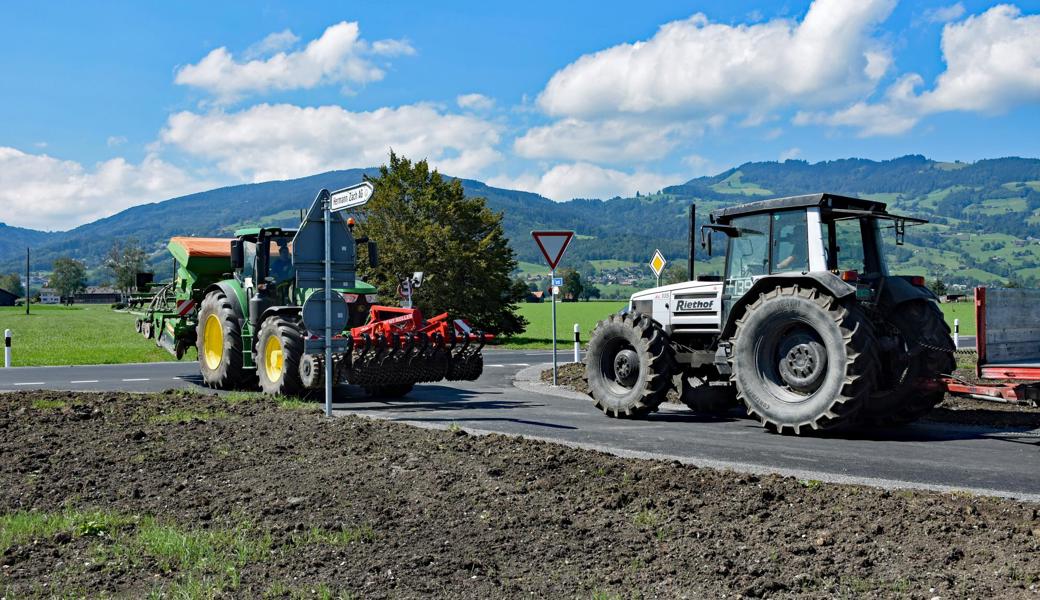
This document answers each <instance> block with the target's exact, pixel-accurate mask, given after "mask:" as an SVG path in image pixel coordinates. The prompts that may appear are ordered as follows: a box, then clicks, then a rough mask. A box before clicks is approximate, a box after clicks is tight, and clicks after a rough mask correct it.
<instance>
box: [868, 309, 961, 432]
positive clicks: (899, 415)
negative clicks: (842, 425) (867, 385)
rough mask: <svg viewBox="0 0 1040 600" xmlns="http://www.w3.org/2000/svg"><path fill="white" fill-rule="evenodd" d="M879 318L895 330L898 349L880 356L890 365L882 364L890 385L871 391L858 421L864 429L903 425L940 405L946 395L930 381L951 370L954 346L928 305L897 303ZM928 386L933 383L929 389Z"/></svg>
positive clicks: (937, 311) (946, 327)
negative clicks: (883, 356)
mask: <svg viewBox="0 0 1040 600" xmlns="http://www.w3.org/2000/svg"><path fill="white" fill-rule="evenodd" d="M884 318H885V320H886V321H887V322H888V324H889V325H891V327H892V328H894V329H895V330H896V331H898V332H899V337H900V338H901V339H902V347H901V348H899V349H897V350H895V351H893V352H888V353H886V354H887V355H888V359H889V360H893V361H896V364H894V365H892V364H889V365H886V366H887V367H888V368H890V369H891V372H890V379H892V381H890V383H891V384H892V387H889V388H888V389H883V390H878V391H876V392H874V394H872V395H871V397H870V401H869V402H868V403H867V405H866V406H865V407H864V410H863V413H862V414H861V418H862V419H863V420H864V422H866V423H867V424H870V425H877V426H888V425H905V424H907V423H910V422H912V421H916V420H917V419H920V418H921V417H923V416H924V415H925V414H927V413H928V412H929V411H930V410H932V409H933V408H935V406H936V405H938V404H939V403H940V402H942V401H943V398H944V397H945V395H946V393H945V391H943V390H942V389H940V388H937V386H935V385H934V382H935V380H936V379H937V378H938V376H940V375H949V374H950V373H952V372H953V371H954V369H956V368H957V360H956V358H955V357H954V355H953V352H954V350H955V348H954V346H953V339H952V338H951V337H950V326H949V325H947V324H946V319H945V318H943V314H942V310H940V309H939V307H938V306H937V305H936V304H935V303H934V302H927V301H921V300H919V301H913V302H907V303H905V304H900V305H899V306H896V307H895V308H894V309H893V310H892V311H889V312H888V313H887V314H885V315H884ZM882 362H883V361H882ZM928 382H931V383H932V384H933V385H932V386H931V387H930V388H929V386H928V385H927V383H928ZM922 384H924V385H922Z"/></svg>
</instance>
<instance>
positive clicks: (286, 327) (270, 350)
mask: <svg viewBox="0 0 1040 600" xmlns="http://www.w3.org/2000/svg"><path fill="white" fill-rule="evenodd" d="M302 357H303V331H302V330H301V328H300V326H299V324H297V323H296V322H294V321H289V320H286V319H285V318H284V317H281V316H279V315H275V316H273V317H268V318H267V319H265V320H264V322H263V324H262V325H260V334H259V335H258V336H257V342H256V373H257V376H258V377H259V379H260V389H262V390H263V391H264V393H265V394H270V395H272V396H299V395H301V394H303V390H304V387H303V381H302V380H301V379H300V359H301V358H302Z"/></svg>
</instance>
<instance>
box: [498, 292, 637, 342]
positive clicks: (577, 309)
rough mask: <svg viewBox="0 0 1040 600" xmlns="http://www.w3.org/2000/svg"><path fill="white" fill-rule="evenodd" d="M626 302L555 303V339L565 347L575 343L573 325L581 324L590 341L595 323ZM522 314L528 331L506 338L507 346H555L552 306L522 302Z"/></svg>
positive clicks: (583, 333) (585, 338) (584, 334)
mask: <svg viewBox="0 0 1040 600" xmlns="http://www.w3.org/2000/svg"><path fill="white" fill-rule="evenodd" d="M626 304H627V303H626V302H561V303H558V304H557V305H556V340H557V343H558V344H560V345H562V346H563V347H564V348H569V347H571V346H572V345H573V343H574V324H575V323H577V324H578V325H579V326H580V327H581V339H582V340H583V341H587V340H588V339H589V334H590V333H592V329H593V328H594V327H596V323H597V322H598V321H599V320H601V319H605V318H606V317H607V315H609V314H610V313H613V312H617V311H618V310H619V309H620V308H621V307H623V306H625V305H626ZM520 314H521V315H523V317H524V318H525V319H527V322H528V325H527V331H525V332H524V333H523V334H521V335H518V336H516V337H512V338H507V339H506V340H504V343H503V346H505V347H506V348H548V347H551V346H552V305H551V304H550V303H548V302H544V303H541V304H521V305H520Z"/></svg>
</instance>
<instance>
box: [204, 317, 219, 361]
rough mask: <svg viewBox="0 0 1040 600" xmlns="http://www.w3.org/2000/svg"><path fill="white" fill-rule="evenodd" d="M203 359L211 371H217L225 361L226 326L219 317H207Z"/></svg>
mask: <svg viewBox="0 0 1040 600" xmlns="http://www.w3.org/2000/svg"><path fill="white" fill-rule="evenodd" d="M202 358H203V360H205V361H206V366H207V367H209V369H210V370H211V371H216V370H217V368H218V367H220V361H221V360H223V359H224V326H223V325H221V324H220V317H218V316H217V315H210V316H208V317H206V327H205V329H203V331H202Z"/></svg>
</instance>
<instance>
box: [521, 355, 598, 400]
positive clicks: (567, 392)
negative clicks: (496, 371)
mask: <svg viewBox="0 0 1040 600" xmlns="http://www.w3.org/2000/svg"><path fill="white" fill-rule="evenodd" d="M568 362H573V361H568ZM559 364H566V363H559ZM551 368H552V363H539V364H536V365H531V366H530V367H525V368H523V369H521V370H520V371H519V372H518V373H517V374H516V375H514V376H513V387H516V388H519V389H521V390H524V391H525V392H533V393H535V394H544V395H546V396H556V397H558V398H569V399H571V400H587V401H589V402H592V398H590V397H589V396H588V395H586V394H582V393H581V392H575V391H574V390H571V389H568V388H566V387H563V386H555V387H553V386H551V385H549V384H548V383H544V382H543V381H542V371H544V370H546V369H551Z"/></svg>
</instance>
